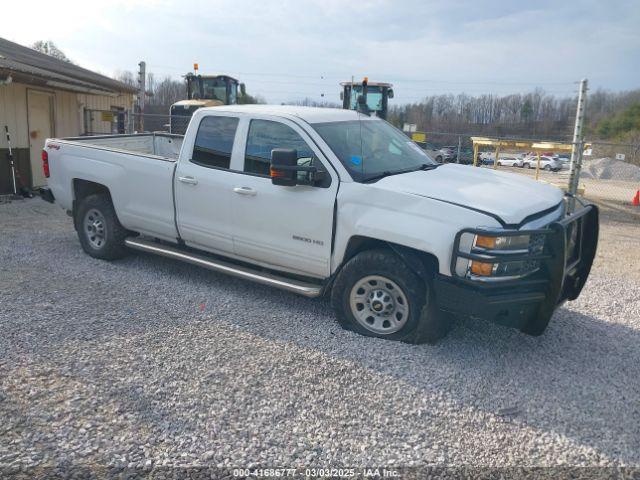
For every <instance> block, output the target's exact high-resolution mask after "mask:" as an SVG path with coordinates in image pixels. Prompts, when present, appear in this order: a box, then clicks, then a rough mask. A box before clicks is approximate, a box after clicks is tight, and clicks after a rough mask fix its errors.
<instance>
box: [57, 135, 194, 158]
mask: <svg viewBox="0 0 640 480" xmlns="http://www.w3.org/2000/svg"><path fill="white" fill-rule="evenodd" d="M183 139H184V136H183V135H174V134H170V133H165V132H154V133H136V134H131V135H99V136H91V137H69V138H62V139H60V140H64V141H66V142H75V143H81V144H82V145H86V146H92V147H96V148H103V149H108V150H114V151H119V152H123V153H124V152H126V153H135V154H144V155H151V156H155V157H161V158H162V159H164V160H173V161H176V160H178V156H179V155H180V148H181V147H182V141H183Z"/></svg>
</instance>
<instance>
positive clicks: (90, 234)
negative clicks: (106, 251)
mask: <svg viewBox="0 0 640 480" xmlns="http://www.w3.org/2000/svg"><path fill="white" fill-rule="evenodd" d="M106 223H107V222H106V220H105V218H104V215H102V213H100V211H99V210H96V209H95V208H92V209H91V210H89V211H88V212H87V213H86V214H85V216H84V222H83V228H84V233H85V235H86V236H87V240H88V241H89V244H90V245H91V246H92V247H93V248H95V249H96V250H99V249H100V248H102V247H103V246H104V244H105V242H106V238H107V227H106Z"/></svg>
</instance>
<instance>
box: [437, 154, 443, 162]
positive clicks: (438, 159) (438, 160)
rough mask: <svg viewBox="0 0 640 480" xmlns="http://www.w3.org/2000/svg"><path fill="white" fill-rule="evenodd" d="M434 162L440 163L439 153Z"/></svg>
mask: <svg viewBox="0 0 640 480" xmlns="http://www.w3.org/2000/svg"><path fill="white" fill-rule="evenodd" d="M436 162H438V163H442V157H441V156H440V155H438V156H437V157H436Z"/></svg>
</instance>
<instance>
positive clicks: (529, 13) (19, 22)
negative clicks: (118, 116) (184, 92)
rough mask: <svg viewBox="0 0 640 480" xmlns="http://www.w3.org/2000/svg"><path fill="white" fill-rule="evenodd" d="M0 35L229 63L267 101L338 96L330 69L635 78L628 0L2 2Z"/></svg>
mask: <svg viewBox="0 0 640 480" xmlns="http://www.w3.org/2000/svg"><path fill="white" fill-rule="evenodd" d="M3 16H4V17H6V20H5V21H4V22H3V33H2V35H3V36H5V37H6V38H9V39H11V40H14V41H18V42H20V43H23V44H31V43H33V42H34V41H36V40H39V39H51V40H53V41H54V42H56V43H57V44H58V46H59V47H60V48H61V49H62V50H63V51H65V53H67V55H68V56H69V57H70V58H72V59H74V60H75V61H77V62H78V63H80V64H81V65H83V66H86V67H87V68H92V69H96V70H99V71H102V72H103V73H107V74H113V73H114V72H115V71H117V70H120V71H121V70H132V71H134V70H135V69H136V68H137V64H138V62H139V61H140V60H146V61H147V64H148V70H149V71H153V72H154V73H155V74H156V77H162V76H164V75H171V76H173V77H176V78H177V77H179V76H180V75H181V74H184V73H186V72H187V71H189V70H190V68H191V65H192V63H193V62H196V61H197V62H198V63H200V65H201V71H203V72H207V73H209V72H212V73H229V74H234V75H236V76H238V77H239V78H240V79H241V80H243V81H244V82H245V83H246V84H247V87H248V89H249V91H250V92H251V93H259V94H262V95H263V96H265V97H266V98H267V99H268V100H270V101H273V102H281V101H286V100H291V99H296V98H302V97H305V96H309V97H312V98H316V99H319V98H320V95H321V94H322V93H324V94H325V95H326V96H325V99H330V100H334V101H337V100H338V92H339V87H338V82H339V81H340V80H348V79H350V77H351V75H354V76H355V77H356V78H360V77H361V76H364V75H368V76H369V77H370V78H371V79H372V80H373V79H375V80H384V81H390V82H393V83H394V84H395V85H396V88H395V91H396V99H395V102H398V103H399V102H407V101H415V100H417V99H419V98H421V97H423V96H425V95H427V94H431V93H441V92H452V93H458V92H462V91H466V92H468V93H481V92H488V93H491V92H493V93H508V92H517V91H529V90H531V89H533V88H534V87H535V86H537V85H540V86H542V87H544V88H545V89H546V90H548V91H551V92H553V93H558V94H564V93H566V92H571V91H573V90H574V89H575V87H574V85H573V84H572V82H573V81H576V80H579V79H580V78H582V77H585V76H586V77H588V78H590V80H591V82H592V86H593V87H594V88H595V87H604V88H609V89H630V88H634V87H637V86H638V84H637V80H636V79H637V78H638V77H639V76H640V75H639V74H640V55H638V51H640V35H638V33H637V25H638V24H640V8H638V6H637V2H635V1H622V0H613V1H609V2H606V3H603V2H597V1H593V0H576V1H567V2H556V1H538V2H525V1H507V0H502V1H498V0H486V1H479V0H476V1H470V0H462V1H456V2H451V1H444V0H442V1H441V0H427V1H418V0H408V1H390V0H361V1H359V2H349V1H343V0H322V1H321V0H313V1H311V0H307V1H302V0H297V1H296V0H280V1H277V2H275V1H264V2H255V1H249V0H235V1H232V0H214V1H189V0H187V1H180V2H178V1H169V0H165V1H154V2H149V1H142V0H126V1H124V0H116V1H113V2H103V4H98V3H95V2H80V1H76V0H61V1H59V2H56V7H55V11H54V10H52V8H51V3H50V2H46V3H45V2H35V3H34V2H30V3H26V2H22V3H19V2H11V3H9V4H8V5H5V6H3Z"/></svg>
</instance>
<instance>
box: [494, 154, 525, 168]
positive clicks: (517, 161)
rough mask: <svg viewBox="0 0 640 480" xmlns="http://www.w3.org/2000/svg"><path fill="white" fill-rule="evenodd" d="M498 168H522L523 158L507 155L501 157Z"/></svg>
mask: <svg viewBox="0 0 640 480" xmlns="http://www.w3.org/2000/svg"><path fill="white" fill-rule="evenodd" d="M498 166H499V167H501V166H504V167H522V158H519V157H515V156H511V155H505V156H504V157H503V156H502V155H500V156H499V157H498Z"/></svg>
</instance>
